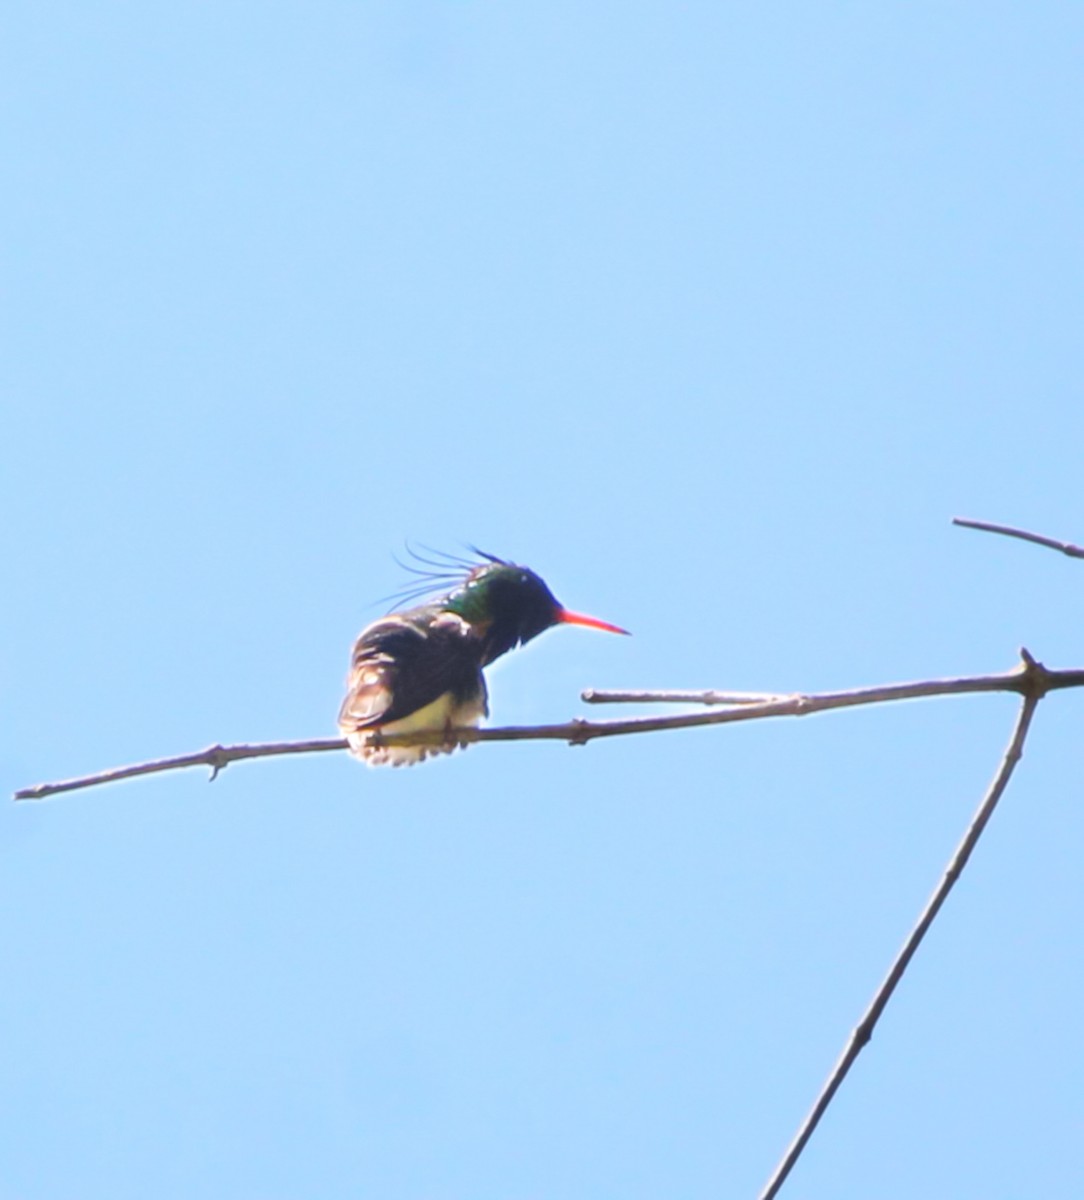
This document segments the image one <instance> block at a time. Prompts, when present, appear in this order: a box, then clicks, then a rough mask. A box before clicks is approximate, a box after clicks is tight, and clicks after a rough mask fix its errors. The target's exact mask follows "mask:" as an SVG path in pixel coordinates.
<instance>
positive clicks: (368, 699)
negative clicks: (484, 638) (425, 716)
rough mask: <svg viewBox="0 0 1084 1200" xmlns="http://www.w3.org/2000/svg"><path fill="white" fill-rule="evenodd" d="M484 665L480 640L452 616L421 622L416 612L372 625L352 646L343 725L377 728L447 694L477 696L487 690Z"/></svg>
mask: <svg viewBox="0 0 1084 1200" xmlns="http://www.w3.org/2000/svg"><path fill="white" fill-rule="evenodd" d="M412 616H413V618H414V619H411V617H412ZM480 661H481V655H480V651H479V645H478V638H477V635H476V634H475V632H474V631H473V630H472V628H471V626H470V625H469V624H468V623H467V622H466V621H464V620H463V619H462V618H461V617H458V616H456V615H455V614H454V613H449V612H445V613H439V614H438V615H436V616H432V615H431V614H425V615H424V616H422V617H419V616H418V615H416V610H415V612H414V613H412V614H409V615H408V614H402V615H399V614H394V615H392V616H389V617H384V618H382V619H381V620H379V621H374V622H373V624H372V625H370V626H368V628H366V629H364V630H362V632H361V635H360V636H359V637H358V640H357V642H356V643H355V644H354V653H353V657H352V660H351V665H350V675H349V678H348V680H347V693H346V699H345V700H344V701H343V705H342V708H341V710H340V712H339V724H340V726H342V727H343V728H344V729H354V730H357V729H373V728H376V727H377V726H380V725H387V724H389V723H391V722H392V721H398V720H401V719H402V718H403V717H407V716H409V715H410V714H411V713H413V712H417V711H418V709H420V708H424V707H425V706H426V705H427V704H431V703H432V702H433V701H434V700H436V699H438V698H439V697H441V696H443V695H444V694H445V693H446V692H452V693H453V694H454V695H455V696H456V697H457V698H466V697H469V696H471V695H474V694H476V693H477V692H478V691H479V690H481V689H482V688H484V686H485V684H484V680H483V678H482V672H481V667H480V665H479V664H480Z"/></svg>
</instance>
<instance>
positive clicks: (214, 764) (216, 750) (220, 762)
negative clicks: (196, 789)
mask: <svg viewBox="0 0 1084 1200" xmlns="http://www.w3.org/2000/svg"><path fill="white" fill-rule="evenodd" d="M204 753H205V754H206V756H207V765H208V766H209V767H210V768H211V777H210V778H209V779H208V780H207V782H208V783H214V781H215V780H216V779H217V778H218V776H219V772H221V771H224V770H225V769H226V768H227V767H228V766H229V765H230V761H231V759H230V756H229V755H228V754H227V753H226V747H225V746H222V745H218V744H216V745H214V746H208V747H207V749H206V751H205V752H204Z"/></svg>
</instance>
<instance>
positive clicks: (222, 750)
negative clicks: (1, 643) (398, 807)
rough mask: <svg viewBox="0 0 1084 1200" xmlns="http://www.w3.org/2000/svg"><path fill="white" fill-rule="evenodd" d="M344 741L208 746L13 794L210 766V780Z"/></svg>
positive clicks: (36, 796) (38, 796)
mask: <svg viewBox="0 0 1084 1200" xmlns="http://www.w3.org/2000/svg"><path fill="white" fill-rule="evenodd" d="M345 749H346V740H345V739H344V738H316V739H315V740H313V741H308V742H250V743H243V744H241V745H237V746H208V747H207V749H206V750H196V751H195V752H194V753H192V754H179V755H177V756H176V757H175V758H157V759H154V760H153V761H152V762H144V763H136V764H135V765H134V766H131V767H113V768H112V769H111V770H109V771H99V772H98V774H96V775H82V776H80V777H79V778H78V779H63V780H61V781H60V782H58V783H38V784H35V785H34V786H33V787H27V788H22V789H21V790H20V791H18V792H16V793H15V799H16V800H43V799H44V798H45V797H46V796H53V795H55V794H56V793H57V792H74V791H76V790H77V789H78V788H88V787H96V786H97V785H98V784H100V783H116V782H117V781H118V780H120V779H133V778H135V776H137V775H154V774H156V773H157V772H159V771H176V770H178V769H179V768H181V767H210V768H211V779H214V778H215V777H216V776H217V775H218V773H219V771H221V770H222V769H223V768H224V767H228V766H229V765H230V763H231V762H239V761H240V760H241V759H244V758H272V757H274V756H275V755H281V754H312V753H314V752H315V751H317V750H345Z"/></svg>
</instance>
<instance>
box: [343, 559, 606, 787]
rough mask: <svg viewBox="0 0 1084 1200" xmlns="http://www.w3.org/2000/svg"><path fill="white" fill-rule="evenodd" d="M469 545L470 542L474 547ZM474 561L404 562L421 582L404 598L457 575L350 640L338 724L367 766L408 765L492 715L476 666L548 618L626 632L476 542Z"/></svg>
mask: <svg viewBox="0 0 1084 1200" xmlns="http://www.w3.org/2000/svg"><path fill="white" fill-rule="evenodd" d="M472 549H473V548H472ZM475 553H476V554H478V556H479V558H480V560H481V561H474V562H472V561H469V560H465V559H459V558H453V557H451V556H447V558H446V560H445V561H442V562H435V561H433V560H432V559H426V558H422V557H421V556H420V555H416V554H415V558H417V559H418V561H419V562H422V563H425V564H427V565H428V566H429V567H435V568H437V570H436V571H431V570H418V569H416V568H414V567H407V570H409V571H411V572H412V573H414V574H415V575H419V576H421V577H423V578H424V579H426V580H427V582H426V584H425V585H423V586H421V587H417V588H414V589H409V588H408V589H407V594H405V595H404V596H403V597H402V599H403V600H404V601H409V600H414V599H419V598H421V596H422V595H428V593H429V592H430V590H431V588H432V587H433V584H434V581H443V582H444V583H445V584H448V583H454V584H455V586H454V587H452V588H451V590H450V591H447V592H445V593H444V594H441V595H436V596H433V595H429V596H428V598H427V599H426V600H425V601H424V602H423V603H421V604H419V605H417V607H415V608H408V609H406V610H405V611H402V612H394V611H393V612H391V613H389V614H388V615H387V616H385V617H381V618H380V619H379V620H376V621H374V622H373V623H372V624H371V625H368V626H366V628H365V629H363V630H362V631H361V633H360V634H359V635H358V638H357V641H356V642H355V643H354V649H353V653H352V655H351V662H350V674H349V676H348V677H347V693H346V699H345V700H344V701H343V704H342V708H341V709H340V710H339V729H340V730H341V731H342V734H343V736H344V737H345V738H346V740H347V742H348V743H349V746H350V753H351V754H353V755H354V756H355V757H357V758H360V759H361V760H362V761H363V762H366V763H368V764H370V765H371V766H382V765H388V764H390V765H391V766H395V767H398V766H405V765H409V764H413V763H418V762H422V761H423V760H424V759H425V758H427V757H429V756H430V755H435V754H449V753H451V751H452V750H454V749H455V748H456V744H455V741H454V738H453V737H452V736H451V730H453V729H456V728H462V727H464V726H475V725H478V724H479V722H480V721H481V720H482V718H483V717H486V716H488V715H489V705H488V694H487V692H486V681H485V676H484V675H483V674H482V671H483V668H485V667H488V666H489V664H490V663H491V662H493V661H495V660H496V659H498V658H500V656H501V655H502V654H506V653H507V652H508V651H509V650H512V649H514V648H515V647H516V646H522V645H524V644H525V643H526V642H529V641H531V639H532V638H536V637H537V636H538V635H539V634H540V633H543V632H545V630H547V629H550V628H551V627H552V626H554V625H584V626H586V627H587V628H589V629H602V630H605V631H606V632H608V633H625V634H627V633H628V630H626V629H621V628H620V627H619V626H617V625H611V624H609V623H608V622H607V621H600V620H598V619H597V618H595V617H588V616H584V614H583V613H576V612H570V611H569V610H568V609H567V608H565V607H564V606H563V605H562V604H561V603H560V602H559V601H558V600H557V598H556V597H555V596H554V594H553V592H551V591H550V589H549V587H548V586H547V585H546V583H545V581H544V580H543V579H542V578H541V576H539V575H536V574H535V572H534V571H532V570H530V568H528V567H522V566H519V565H518V564H517V563H512V562H506V561H505V560H504V559H502V558H497V557H496V556H495V555H492V554H486V553H485V552H484V551H481V550H476V551H475ZM420 730H441V731H443V732H444V733H445V735H446V737H445V740H444V742H442V743H440V744H439V745H429V746H382V745H380V744H379V742H378V741H377V743H376V744H374V740H373V738H372V736H371V735H373V734H384V733H407V732H415V731H420Z"/></svg>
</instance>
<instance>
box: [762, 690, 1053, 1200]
mask: <svg viewBox="0 0 1084 1200" xmlns="http://www.w3.org/2000/svg"><path fill="white" fill-rule="evenodd" d="M1044 692H1045V687H1044V686H1043V684H1042V680H1041V679H1040V680H1039V683H1038V686H1037V688H1036V690H1035V691H1032V692H1030V693H1028V694H1026V695H1025V696H1024V702H1023V704H1022V705H1021V707H1020V715H1019V716H1018V717H1017V719H1016V727H1015V728H1014V729H1013V733H1012V737H1011V738H1010V739H1009V745H1008V748H1007V749H1006V751H1005V755H1004V757H1003V758H1002V760H1001V765H1000V767H998V770H997V774H996V775H995V776H994V779H993V782H992V783H991V784H990V787H989V789H988V790H987V792H986V795H985V796H984V797H983V799H982V803H981V804H980V805H979V808H978V811H977V812H976V813H975V816H974V819H973V820H972V822H971V824H970V825H969V826H968V829H967V832H966V833H965V834H964V836H963V840H962V841H961V842H960V844H959V846H958V847H957V848H956V853H955V854H954V855H953V856H952V858H951V860H950V861H949V864H948V866H947V867H946V868H945V874H944V876H943V877H942V879H941V881H940V883H939V884H938V885H937V887H936V888H935V889H934V892H933V895H932V896H931V897H930V899H929V901H928V902H927V904H926V907H925V909H924V910H923V913H922V915H921V916H920V917H919V919H918V922H917V924H916V925H915V927H914V929H912V930H911V933H910V934H909V935H908V938H907V940H906V941H905V942H904V944H903V948H902V949H901V950H900V952H899V954H898V955H897V956H896V960H895V962H893V964H892V966H891V968H890V969H889V972H888V974H887V975H886V976H885V978H884V982H883V983H882V984H881V986H880V987H879V988H878V989H877V994H876V995H875V996H874V997H873V1002H872V1003H871V1004H870V1006H869V1008H868V1009H866V1011H865V1013H864V1014H863V1016H862V1019H861V1020H860V1021H859V1022H858V1024H857V1025H856V1026H855V1028H854V1031H853V1032H852V1033H851V1037H850V1041H849V1042H848V1044H847V1046H846V1048H845V1049H844V1051H843V1054H842V1055H841V1056H840V1059H839V1061H838V1062H837V1063H836V1065H835V1067H833V1069H832V1073H831V1074H830V1075H829V1077H828V1079H827V1081H826V1082H825V1085H824V1087H823V1088H822V1089H821V1093H820V1095H819V1096H818V1097H817V1100H816V1102H815V1103H814V1105H813V1107H812V1109H810V1112H809V1115H808V1116H807V1117H806V1119H805V1120H804V1121H803V1122H802V1124H801V1127H800V1128H799V1130H798V1133H797V1135H796V1136H795V1138H794V1141H793V1142H791V1144H790V1146H789V1147H788V1149H787V1152H786V1154H785V1155H784V1156H783V1158H782V1160H781V1162H780V1163H779V1165H778V1166H777V1167H776V1169H775V1171H774V1173H773V1174H772V1177H771V1179H769V1180H768V1184H767V1186H766V1187H765V1189H764V1191H763V1192H761V1194H760V1200H772V1198H773V1197H774V1196H775V1195H776V1194H777V1193H778V1191H779V1189H780V1188H781V1187H782V1185H783V1181H784V1180H785V1179H786V1177H787V1175H788V1174H789V1173H790V1170H791V1168H792V1167H793V1166H794V1164H795V1163H796V1162H797V1161H798V1158H799V1156H800V1155H801V1153H802V1151H803V1150H804V1149H805V1146H806V1143H807V1142H808V1141H809V1139H810V1137H811V1136H812V1134H813V1131H814V1129H816V1127H817V1123H818V1122H819V1121H820V1119H821V1117H822V1116H823V1115H824V1113H825V1110H826V1109H827V1108H828V1105H829V1104H831V1102H832V1098H833V1096H835V1094H836V1091H837V1090H838V1088H839V1085H840V1084H841V1083H842V1082H843V1080H844V1078H845V1077H846V1075H847V1072H848V1071H849V1070H850V1069H851V1066H852V1065H853V1063H854V1061H855V1059H856V1058H857V1057H858V1055H859V1054H860V1053H861V1051H862V1049H863V1048H864V1047H865V1045H866V1043H867V1042H868V1041H869V1040H870V1038H871V1037H872V1036H873V1030H874V1027H875V1026H876V1024H877V1022H878V1020H879V1019H880V1017H881V1014H882V1013H883V1012H884V1010H885V1006H886V1005H887V1004H888V1001H889V999H890V998H891V996H892V993H893V992H894V991H895V990H896V985H897V984H898V983H899V981H900V980H901V979H902V978H903V973H904V971H906V970H907V966H908V964H909V963H910V961H911V959H912V958H913V957H914V954H915V951H916V950H917V949H918V947H919V945H920V943H921V942H922V939H923V938H924V937H925V936H926V932H927V930H928V929H929V928H930V926H931V925H932V924H933V921H934V918H935V917H936V916H937V913H938V911H939V910H940V908H941V905H942V904H944V902H945V899H946V898H947V896H948V894H949V892H951V891H952V888H953V886H954V885H955V883H956V881H957V879H959V877H960V875H961V873H962V872H963V869H964V867H965V866H966V865H967V860H968V858H970V856H971V851H972V850H974V848H975V846H976V844H977V843H978V840H979V838H980V837H981V836H982V831H983V830H984V829H985V828H986V823H987V822H988V821H989V820H990V817H991V815H992V814H993V811H994V809H995V808H996V807H997V802H998V801H999V800H1000V799H1001V796H1002V794H1003V792H1004V791H1005V788H1006V787H1007V786H1008V783H1009V779H1010V777H1011V776H1012V773H1013V769H1014V768H1015V766H1016V764H1017V763H1018V762H1019V761H1020V758H1021V755H1022V754H1023V750H1024V739H1025V738H1026V737H1027V733H1028V727H1029V726H1030V724H1031V718H1032V716H1033V715H1034V714H1035V708H1036V706H1037V705H1038V703H1039V701H1040V699H1041V698H1042V696H1043V694H1044Z"/></svg>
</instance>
